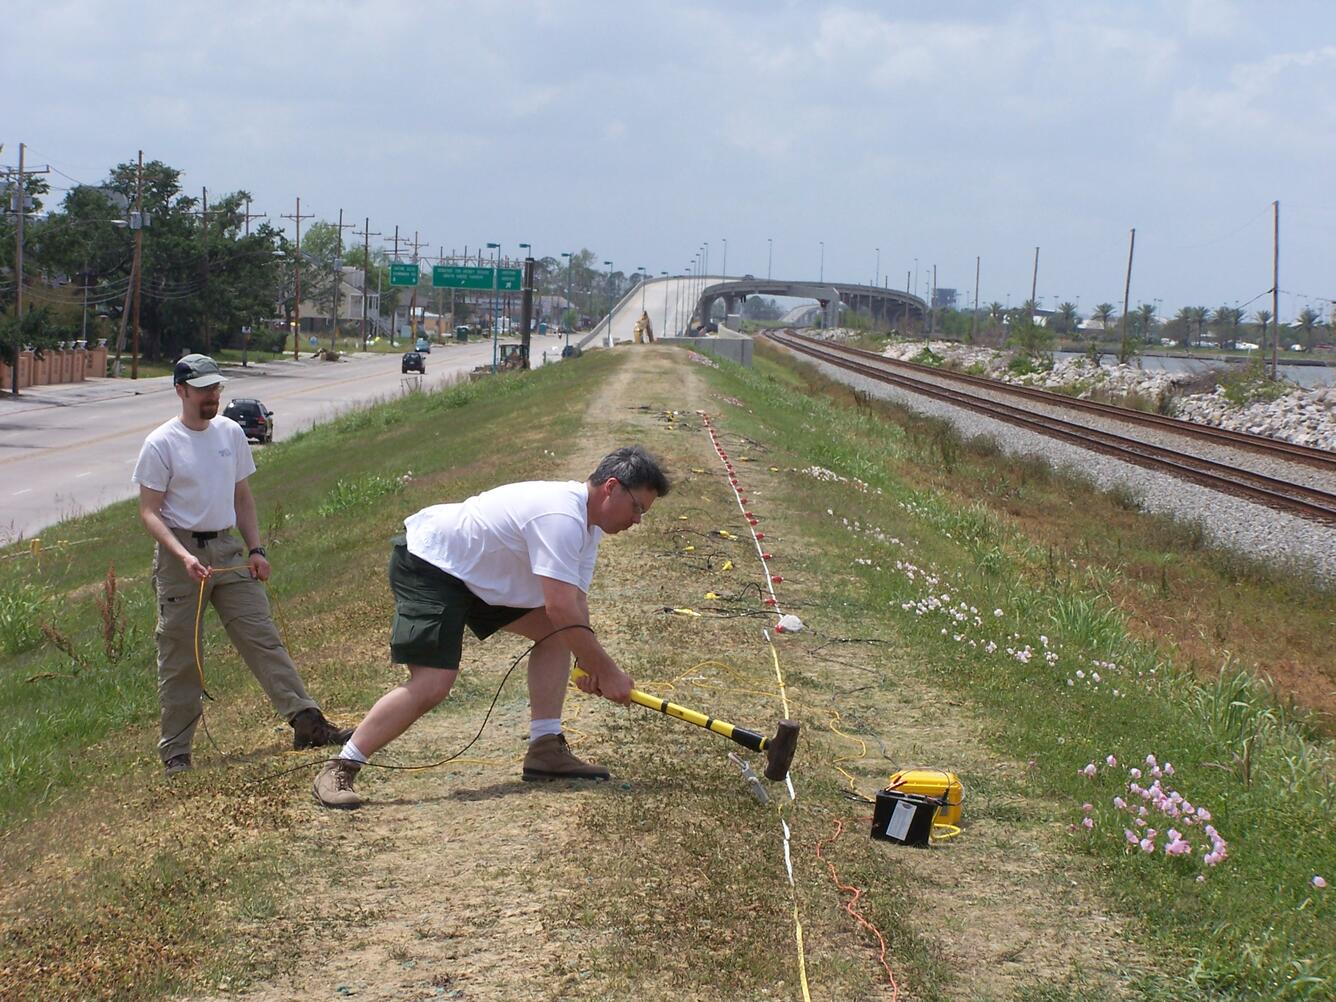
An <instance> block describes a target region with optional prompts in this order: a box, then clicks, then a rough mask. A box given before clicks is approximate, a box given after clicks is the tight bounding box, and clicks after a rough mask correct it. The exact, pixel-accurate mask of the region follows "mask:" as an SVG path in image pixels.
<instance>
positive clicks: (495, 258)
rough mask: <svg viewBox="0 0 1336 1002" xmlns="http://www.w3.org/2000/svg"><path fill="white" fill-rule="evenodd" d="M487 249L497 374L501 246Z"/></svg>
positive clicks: (493, 363)
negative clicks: (489, 256) (490, 278)
mask: <svg viewBox="0 0 1336 1002" xmlns="http://www.w3.org/2000/svg"><path fill="white" fill-rule="evenodd" d="M487 249H488V250H490V251H491V252H492V371H493V372H496V354H497V351H499V348H498V347H497V342H496V321H497V308H498V306H499V304H498V303H497V292H498V290H499V289H500V287H501V282H500V278H501V272H500V268H501V245H500V244H494V243H489V244H488V245H487Z"/></svg>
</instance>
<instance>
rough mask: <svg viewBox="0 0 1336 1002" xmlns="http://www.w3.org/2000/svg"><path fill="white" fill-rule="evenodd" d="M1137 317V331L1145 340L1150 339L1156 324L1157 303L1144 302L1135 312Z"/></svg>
mask: <svg viewBox="0 0 1336 1002" xmlns="http://www.w3.org/2000/svg"><path fill="white" fill-rule="evenodd" d="M1133 316H1134V317H1136V324H1137V333H1138V334H1139V335H1140V336H1141V339H1142V340H1143V341H1149V340H1150V336H1151V333H1152V328H1154V326H1155V304H1154V303H1142V304H1141V305H1140V306H1138V307H1137V308H1136V312H1135V313H1134V314H1133Z"/></svg>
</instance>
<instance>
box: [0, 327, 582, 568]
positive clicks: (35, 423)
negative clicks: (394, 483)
mask: <svg viewBox="0 0 1336 1002" xmlns="http://www.w3.org/2000/svg"><path fill="white" fill-rule="evenodd" d="M562 343H563V342H562V341H561V340H560V339H559V338H556V337H538V336H535V337H534V338H533V341H532V345H531V358H532V361H533V364H534V365H539V364H542V362H543V361H544V352H546V354H547V358H548V360H550V361H555V360H556V359H557V358H558V357H559V355H560V352H561V345H562ZM491 361H492V346H491V343H490V342H475V343H470V344H458V343H454V342H451V343H449V344H445V345H436V346H434V348H433V351H432V352H431V354H429V355H428V356H427V373H426V375H425V376H418V375H417V374H415V373H410V374H409V375H407V376H404V375H401V374H400V371H399V368H400V357H399V355H397V354H391V355H377V354H353V355H348V356H345V357H344V358H343V359H340V360H339V361H338V362H324V361H321V360H318V359H313V358H303V359H301V360H300V361H292V360H290V359H289V360H283V361H276V362H265V363H262V364H252V365H251V366H249V367H247V368H244V369H243V368H241V367H240V366H229V367H227V368H226V375H227V377H228V379H229V382H228V384H227V385H226V386H225V387H224V388H223V399H224V401H226V400H229V399H231V398H233V397H254V398H256V399H258V400H260V401H262V402H263V403H264V404H265V406H267V407H268V408H269V409H270V410H272V411H273V412H274V427H275V435H274V437H275V439H277V440H278V441H282V440H283V439H285V438H289V437H291V436H292V435H295V434H296V433H297V432H299V431H302V430H304V429H307V428H310V427H311V426H312V425H315V424H319V423H321V422H324V421H328V420H330V419H331V418H333V417H335V416H336V415H338V414H340V413H342V412H344V411H346V410H349V409H351V408H355V407H359V406H365V405H367V404H370V403H374V402H376V401H379V400H385V399H390V398H393V397H395V396H398V395H400V394H402V393H404V392H406V391H408V390H409V389H412V388H414V387H415V386H418V385H420V386H421V387H422V388H424V389H430V388H434V387H439V386H441V385H442V384H444V383H445V382H446V381H447V380H448V379H449V378H450V377H451V376H453V375H457V374H458V373H461V372H467V371H468V370H470V369H472V368H474V367H475V366H478V365H484V364H490V363H491ZM179 413H180V402H179V401H178V399H177V396H176V393H175V392H174V391H173V389H172V381H171V377H170V376H159V377H154V378H152V379H139V380H133V381H132V380H129V379H93V380H88V381H86V382H83V383H71V384H68V385H60V386H38V387H33V388H32V389H30V390H24V391H22V393H21V394H20V395H19V397H18V398H17V399H15V398H14V397H12V396H10V395H9V394H3V395H0V544H3V543H8V542H12V541H13V540H15V539H19V538H31V537H32V536H34V535H36V534H38V533H39V532H41V530H43V529H46V528H47V527H49V526H52V525H55V524H56V523H58V522H60V521H62V520H64V519H66V518H70V517H72V516H75V515H79V514H83V513H86V512H90V511H96V510H97V509H99V508H102V507H104V506H105V505H108V504H111V503H112V502H115V501H120V500H122V499H124V498H128V497H133V496H135V495H136V494H137V493H138V490H137V488H136V487H135V486H134V485H133V484H132V483H131V482H130V473H131V471H132V470H133V469H134V464H135V460H136V459H137V458H138V456H139V447H140V446H141V445H142V444H143V441H144V437H145V436H146V435H147V434H148V433H149V432H150V431H152V430H153V429H154V428H156V427H157V426H158V425H160V424H162V422H164V421H166V420H168V419H169V418H171V417H173V416H175V415H176V414H179ZM252 448H254V449H259V448H264V447H263V446H252Z"/></svg>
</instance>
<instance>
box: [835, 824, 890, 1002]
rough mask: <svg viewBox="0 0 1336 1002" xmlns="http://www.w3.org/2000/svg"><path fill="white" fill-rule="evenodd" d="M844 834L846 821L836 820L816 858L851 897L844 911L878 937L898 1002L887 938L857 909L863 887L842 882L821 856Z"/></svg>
mask: <svg viewBox="0 0 1336 1002" xmlns="http://www.w3.org/2000/svg"><path fill="white" fill-rule="evenodd" d="M843 834H844V821H843V820H842V819H840V818H836V819H835V834H834V835H832V836H831V837H830V838H828V839H826V840H825V842H818V843H817V844H816V858H817V859H819V860H821V862H823V863H825V864H826V866H827V867H828V868H829V870H830V879H831V881H832V882H833V883H834V884H835V886H836V887H837V888H838V889H839V890H840V891H842V892H844V893H846V894H849V895H851V897H850V898H849V900H848V901H846V902H845V904H844V910H845V911H846V912H848V913H849V915H850V916H851V917H852V918H853V919H854V920H855V921H856V922H857V923H858V924H859V925H861V926H862V927H863V928H864V929H867V930H868V931H869V932H871V933H872V935H874V936H876V937H877V942H878V943H880V944H881V950H880V952H879V953H878V955H877V960H878V961H880V962H881V966H882V969H883V970H884V971H885V972H886V980H887V981H889V982H890V985H891V1002H896V1000H897V999H898V998H899V997H900V986H899V985H897V984H896V983H895V974H894V973H892V971H891V966H890V964H888V963H886V937H885V936H883V935H882V934H881V930H880V929H878V928H877V927H876V926H875V925H873V924H872V923H871V922H869V921H868V920H867V919H866V918H865V917H864V916H863V913H862V912H860V911H859V910H858V909H857V908H856V907H855V906H856V905H857V904H858V899H859V898H861V897H862V896H863V889H862V888H861V887H852V886H850V885H849V884H845V883H843V882H841V880H840V875H839V873H838V872H837V871H836V869H835V864H834V863H832V862H831V861H830V860H828V859H826V858H825V857H824V856H822V855H821V847H822V846H823V845H825V844H826V842H834V841H835V840H836V839H838V838H839V837H840V836H841V835H843Z"/></svg>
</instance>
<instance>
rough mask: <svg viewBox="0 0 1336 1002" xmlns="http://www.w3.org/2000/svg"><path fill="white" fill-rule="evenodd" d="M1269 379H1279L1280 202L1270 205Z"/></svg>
mask: <svg viewBox="0 0 1336 1002" xmlns="http://www.w3.org/2000/svg"><path fill="white" fill-rule="evenodd" d="M1271 210H1272V213H1273V215H1272V222H1271V378H1272V380H1273V381H1274V380H1275V379H1278V378H1279V377H1280V369H1279V368H1278V365H1279V359H1278V358H1277V354H1278V349H1279V345H1280V201H1279V200H1276V201H1274V202H1272V203H1271ZM1263 350H1265V341H1263Z"/></svg>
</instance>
